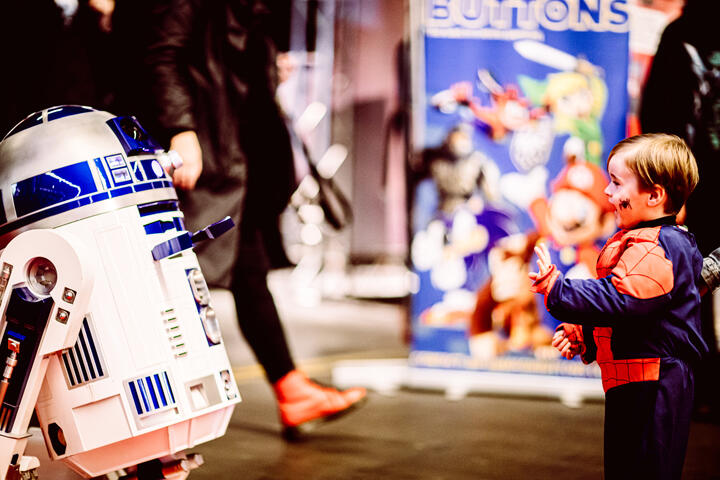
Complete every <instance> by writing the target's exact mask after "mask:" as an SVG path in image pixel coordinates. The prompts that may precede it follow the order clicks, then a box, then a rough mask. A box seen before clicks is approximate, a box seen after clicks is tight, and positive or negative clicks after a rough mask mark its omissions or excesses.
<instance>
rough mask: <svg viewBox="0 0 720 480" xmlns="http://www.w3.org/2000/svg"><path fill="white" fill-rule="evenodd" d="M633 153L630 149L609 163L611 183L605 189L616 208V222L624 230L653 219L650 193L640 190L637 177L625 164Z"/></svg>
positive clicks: (620, 153)
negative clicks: (649, 210) (650, 212)
mask: <svg viewBox="0 0 720 480" xmlns="http://www.w3.org/2000/svg"><path fill="white" fill-rule="evenodd" d="M632 153H633V151H632V149H628V150H625V151H623V150H620V151H619V152H617V153H616V154H615V155H613V157H612V158H611V159H610V162H609V163H608V174H609V175H610V183H609V184H608V186H607V187H606V188H605V194H606V195H607V196H608V200H610V203H611V204H612V206H613V207H615V221H616V223H617V225H618V227H619V228H623V229H627V228H632V227H633V226H635V225H637V224H638V223H640V222H642V221H644V220H650V219H651V218H649V215H648V213H649V212H648V197H649V196H650V193H649V192H643V191H641V190H640V186H639V184H638V179H637V177H636V176H635V174H634V173H633V172H632V171H631V170H630V169H629V168H628V167H627V165H626V164H625V159H626V158H628V155H629V154H630V155H631V154H632Z"/></svg>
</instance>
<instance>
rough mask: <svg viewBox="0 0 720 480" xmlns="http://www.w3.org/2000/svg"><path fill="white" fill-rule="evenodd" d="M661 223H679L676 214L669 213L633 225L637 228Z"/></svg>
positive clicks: (655, 225)
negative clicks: (665, 215)
mask: <svg viewBox="0 0 720 480" xmlns="http://www.w3.org/2000/svg"><path fill="white" fill-rule="evenodd" d="M660 225H677V220H676V219H675V215H668V216H667V217H660V218H656V219H654V220H648V221H646V222H640V223H638V224H637V225H635V226H634V227H632V229H633V230H635V229H636V228H652V227H658V226H660Z"/></svg>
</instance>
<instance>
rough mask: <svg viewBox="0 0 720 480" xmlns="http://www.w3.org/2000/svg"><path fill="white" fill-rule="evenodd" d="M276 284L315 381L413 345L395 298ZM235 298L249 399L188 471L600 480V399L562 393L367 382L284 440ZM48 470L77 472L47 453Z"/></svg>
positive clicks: (219, 299) (708, 465) (58, 475)
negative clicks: (298, 290)
mask: <svg viewBox="0 0 720 480" xmlns="http://www.w3.org/2000/svg"><path fill="white" fill-rule="evenodd" d="M271 285H273V284H271ZM273 291H274V292H275V293H276V296H277V297H278V306H279V309H280V312H281V314H282V316H283V318H284V321H285V324H286V329H287V331H288V337H289V339H290V344H291V347H292V350H293V352H294V354H295V357H296V360H297V361H298V363H299V364H300V365H301V366H302V367H303V369H305V370H306V371H307V372H308V373H309V374H310V375H312V376H314V377H315V378H318V379H319V380H322V381H328V380H329V379H330V378H331V372H332V365H333V362H334V361H336V360H339V359H345V358H354V359H358V358H384V357H385V356H388V357H398V356H399V357H402V356H403V355H405V354H406V353H407V352H406V347H405V345H404V342H403V328H404V314H403V309H402V307H400V306H399V305H395V304H392V303H366V302H348V301H338V302H324V303H323V304H322V305H314V306H313V305H310V306H308V305H305V306H300V305H298V304H297V303H296V302H294V301H293V297H292V292H290V291H287V290H284V289H283V287H282V285H280V286H279V285H277V284H274V285H273ZM230 299H231V297H230V296H229V295H226V292H214V293H213V303H214V304H215V305H216V309H217V310H218V317H219V318H221V321H222V327H223V335H224V339H225V344H226V346H227V348H228V351H229V355H230V358H231V360H232V362H233V365H235V366H236V368H235V374H236V378H237V381H238V386H239V388H240V392H241V394H242V396H243V402H242V403H241V404H239V405H238V406H237V407H236V409H235V412H234V414H233V417H232V421H231V423H230V425H229V427H228V431H227V433H226V435H225V436H224V437H222V438H220V439H218V440H215V441H212V442H209V443H207V444H203V445H200V446H198V447H196V448H194V449H192V451H194V452H199V453H202V455H203V456H204V458H205V464H204V465H203V466H202V467H201V468H199V469H197V470H195V471H193V472H192V473H191V475H190V477H189V478H190V479H191V480H203V479H208V480H209V479H213V480H216V479H245V480H261V479H262V480H282V479H311V480H323V479H333V480H336V479H343V480H344V479H388V480H400V479H413V480H415V479H452V480H456V479H513V480H514V479H553V480H554V479H562V480H573V479H601V478H602V473H601V470H602V422H603V404H602V403H601V402H599V401H595V402H591V403H585V404H583V405H582V406H581V407H580V408H568V407H567V406H565V405H563V404H562V403H560V402H559V401H557V400H548V399H539V398H535V399H533V398H524V397H517V396H514V397H513V396H498V395H494V396H482V395H472V396H468V397H466V398H464V399H461V400H459V401H449V400H448V399H447V398H446V397H445V396H444V395H443V394H442V393H441V392H427V391H425V392H423V391H410V390H399V391H397V392H395V394H394V395H392V396H387V395H381V394H379V393H376V392H371V393H370V394H369V401H368V403H367V404H366V405H365V406H364V407H363V408H361V409H360V410H358V411H357V412H354V413H352V414H351V415H348V416H347V417H344V418H342V419H340V420H338V421H336V422H333V423H329V424H326V425H324V426H322V427H320V428H319V429H318V430H316V431H315V432H313V433H312V434H311V435H310V436H308V437H307V438H306V439H305V440H304V441H301V442H295V443H288V442H286V441H284V440H283V439H282V438H281V435H280V426H279V423H278V420H277V413H276V410H275V408H276V407H275V404H274V399H273V397H272V392H271V389H270V387H269V385H268V384H267V383H266V382H265V381H264V379H263V377H262V375H261V373H260V370H259V369H258V368H257V366H255V365H254V361H253V358H252V355H251V354H250V353H249V351H248V349H247V346H246V345H245V343H244V342H243V341H242V339H241V337H240V335H239V333H238V332H237V328H236V327H235V324H234V313H233V309H232V305H231V304H230V303H229V301H230ZM35 448H36V451H37V448H38V447H37V445H36V446H35ZM43 478H46V479H66V478H67V479H71V478H78V477H76V476H75V475H74V474H72V473H71V472H68V471H67V470H65V469H64V467H62V466H61V465H57V464H54V465H48V464H47V463H45V464H44V465H43V467H42V469H41V480H42V479H43ZM683 478H684V479H687V480H693V479H703V480H705V479H720V424H711V423H694V424H693V426H692V431H691V438H690V445H689V451H688V456H687V460H686V467H685V475H684V477H683Z"/></svg>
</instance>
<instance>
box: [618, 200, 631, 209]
mask: <svg viewBox="0 0 720 480" xmlns="http://www.w3.org/2000/svg"><path fill="white" fill-rule="evenodd" d="M620 208H622V209H626V208H629V209H630V210H632V207H631V206H630V200H628V199H627V198H626V199H623V200H620Z"/></svg>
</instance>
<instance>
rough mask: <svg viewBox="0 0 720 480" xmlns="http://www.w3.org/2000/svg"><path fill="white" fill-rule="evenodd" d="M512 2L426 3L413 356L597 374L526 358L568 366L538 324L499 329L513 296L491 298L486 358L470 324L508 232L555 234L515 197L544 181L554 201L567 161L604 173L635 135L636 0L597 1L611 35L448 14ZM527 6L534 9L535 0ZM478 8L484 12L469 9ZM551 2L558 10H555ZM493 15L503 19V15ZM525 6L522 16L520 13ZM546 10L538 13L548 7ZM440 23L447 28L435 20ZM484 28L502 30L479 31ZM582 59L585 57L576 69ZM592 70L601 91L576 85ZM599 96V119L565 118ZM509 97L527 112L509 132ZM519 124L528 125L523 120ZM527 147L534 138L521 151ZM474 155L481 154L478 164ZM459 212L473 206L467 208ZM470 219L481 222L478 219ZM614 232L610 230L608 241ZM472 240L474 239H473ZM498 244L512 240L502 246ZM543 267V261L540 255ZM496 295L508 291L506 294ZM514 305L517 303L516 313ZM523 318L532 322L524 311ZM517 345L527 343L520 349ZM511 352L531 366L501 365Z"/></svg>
mask: <svg viewBox="0 0 720 480" xmlns="http://www.w3.org/2000/svg"><path fill="white" fill-rule="evenodd" d="M502 3H503V2H502V1H496V2H482V1H476V2H460V1H457V2H453V1H452V0H445V1H437V0H436V1H428V2H427V8H426V9H425V11H426V19H425V30H424V39H423V42H424V71H422V72H417V73H416V74H421V75H423V76H424V86H425V91H424V97H425V98H424V100H425V104H426V108H425V111H424V114H423V117H424V118H423V120H422V121H423V122H424V138H423V139H422V144H423V146H424V147H425V151H424V152H423V153H424V165H425V167H426V171H425V175H424V176H423V177H422V179H421V180H420V181H418V182H417V184H416V187H415V191H414V203H413V207H412V234H413V239H412V245H411V256H412V260H413V266H414V271H415V273H416V274H417V275H418V278H419V279H420V283H419V290H418V292H417V293H416V294H414V295H413V298H412V302H411V314H412V322H413V343H412V353H411V362H412V363H414V364H416V365H420V366H423V365H428V366H434V367H438V366H440V367H443V366H445V367H452V368H456V367H459V368H479V369H487V368H492V369H500V370H502V369H509V370H520V371H539V372H540V373H543V372H545V373H561V374H562V373H564V374H571V375H594V373H592V372H595V370H593V371H592V372H590V371H589V370H587V369H586V368H584V366H582V365H581V364H579V363H580V362H578V361H573V362H565V363H567V364H573V365H572V366H567V367H563V366H562V365H561V366H560V367H557V368H556V367H548V366H547V365H545V366H543V367H541V368H539V369H538V368H537V367H536V366H527V365H529V364H527V363H523V362H524V361H525V360H526V359H530V360H533V361H537V360H538V359H541V360H542V361H546V360H548V359H549V360H552V361H557V362H560V364H562V363H563V361H561V360H558V359H557V358H556V357H553V354H552V352H551V349H550V348H538V347H539V346H540V347H542V346H545V347H547V345H546V344H547V342H546V341H545V340H536V339H535V337H538V334H537V331H539V329H537V328H535V327H532V328H533V329H534V330H533V329H531V330H527V331H528V332H530V333H527V335H525V334H523V335H525V337H527V338H529V340H518V339H511V338H510V337H511V336H512V335H511V333H510V331H511V327H509V326H507V325H506V328H503V327H502V322H500V324H499V325H498V323H497V318H496V317H497V316H498V315H500V314H499V313H498V312H499V311H501V312H502V311H503V310H502V308H495V307H497V306H499V305H500V304H501V303H502V302H499V301H497V300H492V301H491V303H492V305H493V309H492V315H491V317H493V319H492V322H493V327H492V328H493V331H494V337H493V339H492V340H491V342H490V344H488V342H487V339H486V340H485V341H483V342H481V344H480V345H481V346H480V349H481V350H480V351H481V353H480V356H479V357H478V356H477V355H476V354H475V353H473V352H471V350H472V349H471V345H470V343H471V342H470V339H471V338H473V332H472V331H471V330H472V327H471V325H470V323H472V322H477V319H476V318H475V317H477V316H478V315H479V314H478V311H479V310H481V309H479V307H478V305H480V304H481V303H482V302H481V301H480V297H482V295H483V291H484V292H485V294H488V295H489V293H488V292H490V291H491V290H492V289H490V287H489V282H490V277H491V267H490V252H491V251H493V249H494V248H495V249H496V252H497V250H500V251H501V252H507V251H508V250H507V249H506V248H505V246H504V245H506V244H507V239H508V238H510V237H513V238H515V237H518V236H519V237H524V238H525V240H528V241H531V240H535V239H536V237H534V236H533V235H532V234H534V233H538V232H539V237H540V238H544V237H545V236H547V232H546V231H545V230H544V229H543V228H541V225H539V224H538V223H539V222H538V219H537V218H536V217H534V216H533V215H531V213H530V211H529V210H528V209H529V208H530V207H529V205H528V204H527V200H528V198H525V199H521V200H518V198H515V197H523V196H525V197H532V195H530V194H529V193H528V191H529V190H530V188H529V187H528V188H527V189H526V188H525V187H524V185H525V184H526V183H527V184H528V185H529V184H530V183H531V180H532V182H534V186H533V187H532V188H535V189H537V183H538V182H542V183H543V185H542V186H543V188H542V195H541V196H544V197H545V198H544V201H546V203H548V202H547V201H549V200H550V199H549V198H548V197H551V196H552V195H553V192H554V191H556V190H555V189H556V188H557V185H558V184H559V183H563V182H564V181H565V180H564V179H563V178H565V177H563V175H565V174H566V173H567V172H568V167H569V166H572V165H576V166H577V165H584V166H587V167H588V168H585V170H586V171H592V172H593V174H594V175H595V176H596V177H597V172H596V170H598V169H602V170H604V168H605V159H606V158H607V154H608V152H609V150H610V149H611V148H612V146H613V145H614V144H615V143H617V142H618V141H619V140H621V139H622V138H624V136H625V135H624V134H625V131H626V126H625V124H626V114H627V109H628V101H627V76H628V32H627V25H625V23H626V21H627V16H626V15H625V14H624V12H625V2H624V1H622V0H601V1H600V2H599V4H600V6H599V7H598V10H602V9H603V8H605V12H607V11H610V12H612V13H613V14H614V16H613V17H612V19H613V24H612V28H611V30H613V31H597V30H601V26H598V25H594V26H592V27H591V28H585V30H586V31H579V30H582V29H583V27H578V24H575V27H574V28H572V29H571V28H568V29H564V30H561V31H557V30H550V29H547V28H544V27H543V25H542V22H539V23H540V24H538V25H537V28H534V29H528V28H527V26H526V25H525V26H524V27H525V28H523V29H521V28H519V27H518V26H517V24H516V25H515V27H517V28H513V27H512V25H510V26H509V28H494V27H493V25H491V24H490V23H489V22H486V23H485V24H482V23H481V22H478V21H475V22H474V23H473V24H472V25H470V27H468V26H467V25H458V24H457V22H455V23H453V18H450V17H451V16H452V15H454V16H455V19H457V18H458V17H457V16H458V15H462V14H464V15H465V19H466V20H467V18H469V17H472V16H473V15H474V16H475V17H474V18H475V20H477V17H478V15H480V14H481V13H482V12H481V11H480V9H481V8H484V7H482V6H483V4H486V5H488V6H491V5H501V4H502ZM515 3H517V2H515ZM525 3H526V4H527V5H528V8H530V7H532V6H533V4H534V3H535V2H533V1H532V0H529V1H527V2H525ZM542 3H543V4H544V5H545V6H544V10H543V11H542V14H545V15H549V16H552V15H555V16H556V17H554V18H555V19H557V18H559V17H557V15H562V13H563V11H562V9H563V8H567V10H566V11H565V14H566V15H569V14H571V11H573V8H575V9H577V8H578V5H580V7H582V8H581V10H584V11H585V12H586V13H587V12H589V13H587V15H585V17H578V18H580V19H582V18H585V19H586V20H588V21H586V22H585V27H587V26H588V22H589V24H592V23H593V22H597V23H598V24H605V25H607V24H608V22H607V21H605V22H603V21H601V20H602V18H601V17H602V15H604V14H603V13H601V12H599V11H598V12H595V13H593V12H591V11H590V10H588V8H589V7H588V5H587V3H586V2H585V1H583V0H577V1H576V2H573V1H572V0H548V1H545V2H542ZM591 3H592V2H591ZM471 4H472V5H474V6H475V7H474V9H473V8H470V10H468V8H469V7H468V5H471ZM551 4H553V5H551ZM548 5H551V6H553V7H557V8H555V9H554V10H553V9H552V8H549V7H548ZM573 5H574V7H573ZM603 5H604V7H603ZM488 8H489V7H488ZM558 8H559V10H558ZM453 9H454V10H453ZM608 9H610V10H608ZM558 11H559V13H558ZM485 13H487V14H488V15H489V16H490V17H491V16H492V10H491V9H490V10H487V12H485ZM513 13H514V14H516V15H518V16H519V15H520V13H519V12H518V11H514V12H513ZM540 13H541V11H540V10H535V14H536V15H539V14H540ZM451 14H452V15H451ZM438 18H440V20H441V21H440V22H438ZM518 18H519V17H518ZM511 23H512V22H511ZM546 23H547V22H546ZM437 25H441V26H442V28H436V27H437ZM504 26H505V27H507V25H504ZM553 28H557V25H555V26H554V27H553ZM484 32H485V33H484ZM482 36H485V37H495V38H477V37H482ZM546 47H549V48H546ZM533 52H534V53H533ZM572 59H575V63H574V64H573V62H572V61H571V60H572ZM567 65H569V67H568V66H567ZM563 66H565V67H564V68H563ZM578 72H579V73H578ZM563 73H565V74H569V73H572V74H575V75H574V76H573V75H567V77H568V78H567V79H565V80H564V83H563V85H562V86H560V87H558V86H557V85H555V86H552V83H553V82H554V81H556V80H558V79H559V77H560V76H561V75H559V74H563ZM571 77H572V78H571ZM576 77H577V78H576ZM581 77H586V78H588V79H589V80H588V82H590V83H592V82H593V81H595V82H596V83H597V84H598V85H601V87H598V88H594V87H591V86H588V85H585V90H584V91H582V92H581V93H577V92H578V91H579V90H577V88H578V87H573V86H572V85H571V84H572V82H578V81H581V80H583V79H582V78H581ZM590 77H592V78H590ZM578 79H580V80H578ZM583 81H584V80H583ZM581 83H582V82H581ZM553 88H554V89H555V90H558V91H559V93H557V92H556V93H557V96H556V98H555V99H554V100H552V101H556V102H557V103H556V104H553V105H551V104H550V102H551V100H549V98H550V97H551V96H552V95H551V93H552V90H553ZM593 88H594V90H593ZM588 91H592V94H594V95H595V100H596V102H595V103H596V104H598V103H600V104H601V106H600V107H599V108H596V110H595V112H594V113H593V114H591V115H590V117H589V119H588V117H587V116H585V117H583V118H580V117H581V116H583V115H584V113H578V118H576V119H573V118H570V119H568V117H567V115H565V113H564V112H566V111H571V112H572V111H573V108H575V106H574V104H573V103H572V102H574V101H576V100H577V98H580V97H581V96H582V95H590V93H588ZM597 92H604V93H601V94H598V93H597ZM573 95H575V97H573ZM601 95H605V98H601ZM574 99H575V100H574ZM508 100H509V102H508ZM580 101H581V102H582V100H580ZM503 102H507V103H503ZM562 102H565V104H563V103H562ZM416 104H417V102H416ZM508 105H509V106H510V107H513V108H515V110H516V111H515V119H514V120H510V121H508V122H505V123H508V124H509V126H508V125H503V123H504V122H503V121H502V115H503V114H504V113H506V112H503V107H507V110H508V111H509V110H510V107H508ZM596 107H597V105H596ZM563 108H565V109H566V110H562V109H563ZM568 109H569V110H568ZM576 110H577V109H576ZM578 112H579V110H578ZM510 113H512V112H510ZM570 116H571V117H572V113H571V114H570ZM416 118H418V117H416ZM498 118H500V120H498ZM518 118H523V119H524V120H520V121H517V119H518ZM455 131H460V132H462V134H464V135H465V137H464V138H465V139H466V140H467V139H469V141H470V143H471V148H470V149H468V148H467V145H465V144H462V141H458V142H459V143H460V144H461V145H463V146H464V147H465V148H459V149H455V148H454V147H453V142H454V140H452V138H455V137H453V136H452V135H453V133H452V132H455ZM457 138H460V137H457ZM578 138H579V141H578ZM458 142H455V143H458ZM520 144H522V145H536V146H534V147H533V146H530V147H527V146H526V147H522V146H521V148H515V145H520ZM598 145H600V147H598ZM455 150H459V151H460V153H457V152H456V151H455ZM469 150H470V151H471V153H468V151H469ZM513 151H515V152H516V153H513ZM517 152H520V153H517ZM573 152H574V153H573ZM573 155H574V156H573ZM471 156H474V158H473V159H470V157H471ZM571 157H572V158H571ZM518 158H520V160H518ZM463 162H464V163H463ZM478 165H479V166H478ZM477 172H480V173H479V174H478V173H477ZM473 174H478V179H479V180H478V182H477V184H476V185H475V191H474V192H472V193H467V192H466V191H463V192H464V193H463V192H460V190H462V188H461V187H459V186H458V185H459V184H460V183H462V182H463V181H464V179H467V178H468V176H472V175H473ZM508 174H512V175H508ZM588 175H589V174H588ZM511 177H512V178H511ZM566 177H567V178H569V177H570V176H566ZM593 178H595V177H593ZM598 178H599V177H598ZM483 182H484V183H483ZM455 186H458V188H454V187H455ZM593 188H594V190H592V189H591V188H590V187H587V190H586V191H584V193H585V194H586V195H585V197H590V198H596V197H597V196H598V193H597V192H598V188H597V186H595V187H593ZM526 190H527V191H526ZM575 190H576V191H582V189H575ZM568 198H571V197H568ZM598 202H600V201H599V200H597V201H595V203H598ZM571 203H572V202H571ZM458 205H459V206H458ZM459 211H460V212H462V213H461V214H458V213H457V212H459ZM468 212H469V213H468ZM557 215H558V214H557V213H556V216H557ZM459 217H462V218H459ZM468 219H474V221H475V222H476V223H477V225H475V224H474V223H473V222H472V221H471V220H468ZM459 225H460V226H459ZM477 226H479V227H477ZM476 227H477V228H476ZM598 231H599V230H598ZM531 233H532V234H531ZM607 233H608V232H607V231H604V234H605V235H607ZM463 235H465V236H466V237H462V236H463ZM605 238H606V236H604V235H600V234H599V233H596V234H595V238H594V242H595V243H597V244H599V245H601V244H602V242H603V241H604V239H605ZM468 239H470V240H468ZM440 242H442V246H440ZM473 242H474V243H473ZM558 243H559V246H558V248H557V251H556V252H555V254H557V255H558V256H559V257H563V258H564V257H568V255H570V256H569V257H568V258H571V259H574V261H572V262H571V261H566V262H565V263H567V264H568V267H567V268H568V269H569V268H571V267H572V266H574V265H575V264H577V263H579V258H580V257H581V256H582V255H581V254H580V251H581V248H580V247H577V246H576V245H571V246H570V247H568V246H563V245H562V242H558ZM470 244H474V245H476V247H472V246H470V247H468V245H470ZM500 246H502V248H499V249H498V248H496V247H500ZM571 247H572V248H571ZM473 248H474V249H473ZM453 255H454V256H455V257H454V258H453ZM503 255H504V256H505V257H508V255H505V254H504V253H503ZM573 255H574V256H573ZM501 256H502V255H501ZM495 257H498V255H497V254H496V255H495ZM495 257H494V258H495ZM448 258H449V259H450V260H449V261H448ZM460 265H463V266H464V268H465V272H464V274H463V273H462V272H460V271H459V270H460ZM531 265H532V266H534V261H533V262H531ZM531 268H532V267H531ZM516 278H517V277H516ZM515 281H516V282H520V280H517V279H516V280H515ZM523 281H524V282H525V283H523V284H522V288H529V281H528V280H527V279H525V280H523ZM505 285H507V283H506V284H505ZM485 287H487V288H486V289H485V290H483V288H485ZM501 287H502V285H501ZM500 295H502V294H500ZM492 296H494V297H495V296H497V295H496V293H495V292H494V291H492ZM535 302H536V306H537V307H536V308H537V310H538V313H537V315H538V316H539V317H545V316H547V313H546V312H544V311H543V310H544V309H543V308H542V305H541V303H540V304H537V300H536V301H535ZM512 308H514V307H508V310H512ZM513 315H515V317H514V318H524V317H523V314H513ZM471 317H472V318H471ZM473 318H474V319H473ZM513 321H515V320H513ZM518 321H520V320H518ZM538 321H539V322H540V323H542V324H544V325H546V326H547V328H548V329H550V328H553V325H552V321H551V320H550V323H548V320H546V319H542V318H541V319H540V320H538ZM498 328H499V329H500V330H501V331H500V332H498ZM513 328H514V327H513ZM523 328H525V327H523ZM528 335H529V336H528ZM521 337H522V338H525V337H523V336H522V335H521ZM512 342H515V344H514V346H513V345H511V343H512ZM523 342H525V343H523ZM508 345H509V346H508ZM483 349H485V350H483ZM483 352H484V353H483ZM509 358H511V359H516V360H518V361H519V360H523V362H520V363H518V362H508V361H504V362H503V361H502V360H503V359H505V360H507V359H509ZM576 364H578V365H576ZM589 372H590V373H589Z"/></svg>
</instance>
